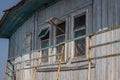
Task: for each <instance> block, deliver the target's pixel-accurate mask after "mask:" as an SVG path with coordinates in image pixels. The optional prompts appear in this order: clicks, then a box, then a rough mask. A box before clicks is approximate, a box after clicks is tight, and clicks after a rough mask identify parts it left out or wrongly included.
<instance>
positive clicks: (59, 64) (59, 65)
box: [56, 45, 64, 80]
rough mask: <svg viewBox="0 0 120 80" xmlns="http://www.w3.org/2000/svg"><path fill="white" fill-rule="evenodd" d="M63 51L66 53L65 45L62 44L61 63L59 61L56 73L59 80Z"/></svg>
mask: <svg viewBox="0 0 120 80" xmlns="http://www.w3.org/2000/svg"><path fill="white" fill-rule="evenodd" d="M63 53H64V45H63V46H62V50H61V52H60V56H59V63H58V71H57V75H56V80H58V78H59V74H60V69H61V62H62V55H63Z"/></svg>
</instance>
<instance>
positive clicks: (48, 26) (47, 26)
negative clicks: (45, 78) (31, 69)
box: [40, 25, 51, 64]
mask: <svg viewBox="0 0 120 80" xmlns="http://www.w3.org/2000/svg"><path fill="white" fill-rule="evenodd" d="M50 27H51V26H50V25H46V26H44V27H43V28H42V29H41V30H40V32H41V31H42V30H44V29H46V28H48V29H49V46H50V42H51V37H50V35H51V29H50ZM49 46H48V47H49ZM40 49H42V47H41V38H40ZM49 55H50V48H49V49H48V56H49ZM40 57H42V50H40ZM40 62H41V64H48V63H50V58H49V57H48V62H42V60H41V59H40Z"/></svg>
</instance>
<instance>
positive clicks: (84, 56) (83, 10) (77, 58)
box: [71, 9, 88, 62]
mask: <svg viewBox="0 0 120 80" xmlns="http://www.w3.org/2000/svg"><path fill="white" fill-rule="evenodd" d="M83 13H85V15H86V34H87V28H88V9H81V10H78V11H76V12H74V13H73V14H72V16H71V22H72V23H71V25H72V29H71V32H72V35H71V36H72V39H75V38H74V18H75V16H78V15H82V14H83ZM85 39H86V50H85V55H83V56H78V57H74V54H75V49H74V46H75V45H74V41H75V40H73V41H72V42H71V43H72V44H71V46H72V51H71V52H72V54H71V57H72V61H73V62H74V61H80V60H84V59H86V58H87V52H88V48H87V45H88V44H87V41H88V38H87V37H86V38H85Z"/></svg>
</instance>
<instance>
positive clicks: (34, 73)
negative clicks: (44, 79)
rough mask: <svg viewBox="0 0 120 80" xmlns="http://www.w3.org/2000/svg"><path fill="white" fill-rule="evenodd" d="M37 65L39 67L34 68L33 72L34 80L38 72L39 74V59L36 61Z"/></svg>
mask: <svg viewBox="0 0 120 80" xmlns="http://www.w3.org/2000/svg"><path fill="white" fill-rule="evenodd" d="M36 64H37V66H36V67H35V68H34V72H33V75H32V80H34V79H35V76H36V72H37V68H38V66H39V60H38V59H36Z"/></svg>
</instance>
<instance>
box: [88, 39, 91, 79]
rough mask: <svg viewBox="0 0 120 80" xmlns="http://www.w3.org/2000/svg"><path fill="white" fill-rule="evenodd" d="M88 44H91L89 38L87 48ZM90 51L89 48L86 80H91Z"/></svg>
mask: <svg viewBox="0 0 120 80" xmlns="http://www.w3.org/2000/svg"><path fill="white" fill-rule="evenodd" d="M90 42H91V37H89V41H88V44H89V45H88V47H89V46H90ZM90 50H91V48H88V80H91V54H90Z"/></svg>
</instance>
